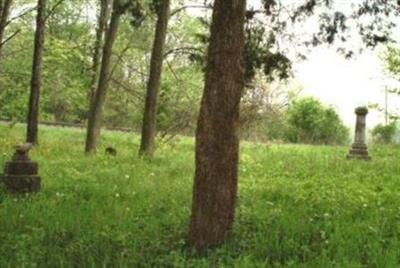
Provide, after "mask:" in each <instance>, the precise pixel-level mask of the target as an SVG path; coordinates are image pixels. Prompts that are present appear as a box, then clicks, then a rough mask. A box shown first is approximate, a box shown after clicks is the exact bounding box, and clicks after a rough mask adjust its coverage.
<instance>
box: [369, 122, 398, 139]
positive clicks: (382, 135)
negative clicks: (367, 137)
mask: <svg viewBox="0 0 400 268" xmlns="http://www.w3.org/2000/svg"><path fill="white" fill-rule="evenodd" d="M396 129H397V128H396V122H392V123H390V124H389V125H386V126H385V125H382V124H379V125H377V126H375V127H374V128H373V130H372V137H373V139H374V141H375V142H376V143H384V144H388V143H393V142H394V138H395V135H396Z"/></svg>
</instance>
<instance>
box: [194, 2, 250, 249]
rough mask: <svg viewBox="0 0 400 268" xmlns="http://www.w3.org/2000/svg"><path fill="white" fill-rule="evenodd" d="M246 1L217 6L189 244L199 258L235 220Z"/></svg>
mask: <svg viewBox="0 0 400 268" xmlns="http://www.w3.org/2000/svg"><path fill="white" fill-rule="evenodd" d="M245 8H246V1H245V0H216V1H215V2H214V11H213V20H212V25H211V37H210V44H209V48H208V58H207V68H206V77H205V80H206V81H205V88H204V93H203V98H202V101H201V107H200V115H199V119H198V125H197V132H196V172H195V178H194V188H193V204H192V218H191V225H190V233H189V243H190V245H191V246H193V247H194V248H195V249H196V250H198V251H199V252H204V251H205V250H207V249H208V248H211V247H215V246H219V245H220V244H222V243H223V242H224V241H225V239H226V237H227V235H228V234H229V233H230V231H231V229H232V225H233V221H234V215H235V203H236V196H237V184H238V160H239V135H238V132H239V105H240V99H241V95H242V90H243V88H244V64H243V48H244V29H243V28H244V17H245Z"/></svg>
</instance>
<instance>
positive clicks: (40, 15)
mask: <svg viewBox="0 0 400 268" xmlns="http://www.w3.org/2000/svg"><path fill="white" fill-rule="evenodd" d="M46 2H47V0H38V11H37V17H36V32H35V41H34V42H35V44H34V52H33V64H32V78H31V92H30V97H29V112H28V120H27V121H28V122H27V137H26V140H27V142H30V143H32V144H35V145H36V144H38V118H39V98H40V87H41V72H42V54H43V46H44V32H45V26H46V25H45V23H46Z"/></svg>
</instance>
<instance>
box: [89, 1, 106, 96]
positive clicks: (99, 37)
mask: <svg viewBox="0 0 400 268" xmlns="http://www.w3.org/2000/svg"><path fill="white" fill-rule="evenodd" d="M99 2H100V12H99V15H98V18H97V29H96V40H95V42H94V47H93V60H92V80H91V82H90V95H89V101H90V102H92V99H93V98H94V93H95V91H96V88H97V82H98V81H99V73H100V62H101V48H102V47H103V40H104V33H105V31H106V26H107V22H108V18H109V14H110V9H111V7H110V5H111V3H110V2H111V0H99Z"/></svg>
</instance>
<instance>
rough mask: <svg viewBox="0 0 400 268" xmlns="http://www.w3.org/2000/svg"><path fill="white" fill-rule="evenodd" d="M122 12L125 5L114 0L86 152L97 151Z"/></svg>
mask: <svg viewBox="0 0 400 268" xmlns="http://www.w3.org/2000/svg"><path fill="white" fill-rule="evenodd" d="M122 13H123V7H122V5H121V3H120V0H114V3H113V8H112V14H111V20H110V25H109V26H108V29H107V32H106V36H105V41H104V47H103V57H102V61H101V69H100V76H99V83H98V86H97V90H96V91H95V94H94V97H93V101H92V102H91V104H90V111H89V118H88V127H87V136H86V146H85V152H86V153H94V152H96V146H97V140H98V137H99V135H100V129H101V120H102V116H103V106H104V102H105V99H106V95H107V88H108V82H109V76H110V62H111V55H112V48H113V46H114V42H115V39H116V37H117V32H118V25H119V21H120V18H121V15H122Z"/></svg>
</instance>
